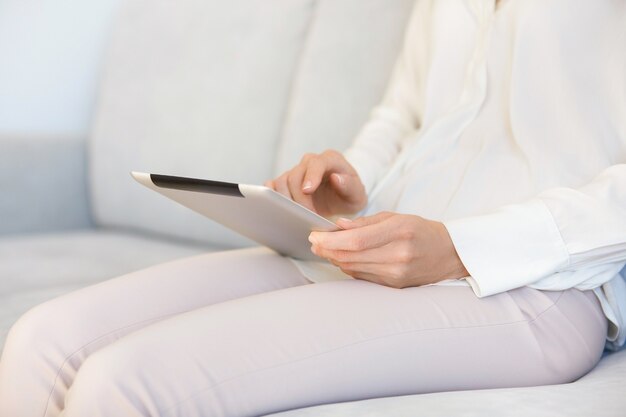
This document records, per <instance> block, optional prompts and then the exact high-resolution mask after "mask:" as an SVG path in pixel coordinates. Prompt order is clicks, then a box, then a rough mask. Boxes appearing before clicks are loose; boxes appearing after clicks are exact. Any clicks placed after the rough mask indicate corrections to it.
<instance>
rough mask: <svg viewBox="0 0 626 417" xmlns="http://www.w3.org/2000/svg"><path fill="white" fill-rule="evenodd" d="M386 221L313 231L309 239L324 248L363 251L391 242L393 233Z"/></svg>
mask: <svg viewBox="0 0 626 417" xmlns="http://www.w3.org/2000/svg"><path fill="white" fill-rule="evenodd" d="M392 232H393V230H390V229H389V228H387V227H386V225H385V224H384V223H376V224H372V225H369V226H364V227H358V228H354V229H349V230H338V231H335V232H311V234H310V235H309V241H310V242H311V243H312V244H313V245H315V246H319V247H320V248H323V249H329V250H346V251H362V250H366V249H373V248H377V247H380V246H383V245H386V244H388V243H390V242H391V237H392V236H391V233H392Z"/></svg>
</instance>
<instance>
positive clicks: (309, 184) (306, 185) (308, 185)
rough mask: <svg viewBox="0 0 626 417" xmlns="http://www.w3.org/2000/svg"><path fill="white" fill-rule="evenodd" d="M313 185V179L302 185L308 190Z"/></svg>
mask: <svg viewBox="0 0 626 417" xmlns="http://www.w3.org/2000/svg"><path fill="white" fill-rule="evenodd" d="M311 187H313V183H311V181H306V182H305V183H304V185H303V186H302V189H303V190H308V189H309V188H311Z"/></svg>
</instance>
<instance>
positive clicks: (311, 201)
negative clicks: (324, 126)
mask: <svg viewBox="0 0 626 417" xmlns="http://www.w3.org/2000/svg"><path fill="white" fill-rule="evenodd" d="M265 185H266V186H267V187H269V188H272V189H273V190H275V191H277V192H279V193H281V194H283V195H285V196H287V197H289V198H291V199H292V200H294V201H295V202H297V203H300V204H302V205H303V206H305V207H307V208H308V209H310V210H313V211H314V212H316V213H318V214H320V215H322V216H327V217H328V216H333V215H337V214H353V213H356V212H357V211H359V210H361V209H362V208H363V207H365V204H366V203H367V195H366V194H365V188H364V187H363V184H362V183H361V179H360V178H359V176H358V174H357V173H356V171H355V170H354V168H353V167H352V165H350V163H349V162H348V161H347V160H346V159H345V158H344V157H343V155H342V154H341V153H339V152H337V151H333V150H328V151H325V152H322V153H321V154H306V155H304V157H303V158H302V160H301V161H300V163H299V164H298V165H296V166H295V167H294V168H292V169H291V170H289V171H287V172H285V173H284V174H282V175H281V176H280V177H278V178H276V179H275V180H271V181H267V182H266V183H265Z"/></svg>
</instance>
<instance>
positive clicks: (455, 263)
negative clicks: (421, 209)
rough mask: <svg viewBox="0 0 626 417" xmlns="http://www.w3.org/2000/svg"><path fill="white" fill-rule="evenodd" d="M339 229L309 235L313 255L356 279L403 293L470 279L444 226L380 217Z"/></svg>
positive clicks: (340, 222) (393, 216)
mask: <svg viewBox="0 0 626 417" xmlns="http://www.w3.org/2000/svg"><path fill="white" fill-rule="evenodd" d="M337 224H338V225H339V226H340V227H342V228H343V229H345V230H340V231H336V232H312V233H311V235H310V236H309V240H310V241H311V243H312V247H311V250H312V251H313V253H315V254H316V255H318V256H320V257H322V258H326V259H328V260H329V261H330V262H332V263H333V264H334V265H336V266H338V267H339V268H341V270H342V271H343V272H345V273H346V274H348V275H350V276H352V277H354V278H358V279H364V280H367V281H371V282H375V283H377V284H382V285H386V286H389V287H394V288H404V287H413V286H418V285H424V284H432V283H435V282H439V281H442V280H444V279H450V278H462V277H466V276H468V275H469V274H468V272H467V270H466V269H465V266H464V265H463V262H461V259H460V258H459V255H458V254H457V252H456V249H455V248H454V245H453V243H452V240H451V239H450V235H449V234H448V231H447V229H446V228H445V226H444V225H443V223H440V222H435V221H431V220H426V219H423V218H421V217H418V216H411V215H404V214H395V213H388V212H383V213H379V214H377V215H375V216H371V217H361V218H358V219H355V220H352V221H350V220H348V219H339V220H338V222H337Z"/></svg>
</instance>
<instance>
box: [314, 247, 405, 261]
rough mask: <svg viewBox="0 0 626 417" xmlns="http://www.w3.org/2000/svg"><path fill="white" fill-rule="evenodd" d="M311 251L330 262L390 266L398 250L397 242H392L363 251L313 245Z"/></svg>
mask: <svg viewBox="0 0 626 417" xmlns="http://www.w3.org/2000/svg"><path fill="white" fill-rule="evenodd" d="M311 251H312V252H313V253H314V254H316V255H317V256H319V257H321V258H324V259H328V260H329V261H330V262H341V263H368V264H369V263H377V264H389V263H391V262H395V261H396V257H395V256H394V255H395V254H396V252H397V251H398V250H397V245H396V244H395V242H392V243H389V244H387V245H384V246H381V247H378V248H374V249H366V250H362V251H347V250H329V249H325V248H322V247H320V246H317V245H313V246H311Z"/></svg>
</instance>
